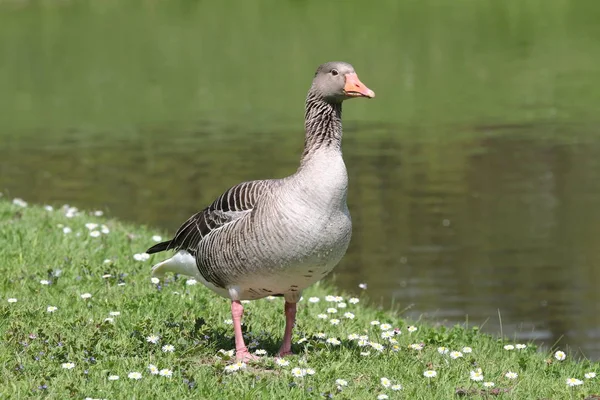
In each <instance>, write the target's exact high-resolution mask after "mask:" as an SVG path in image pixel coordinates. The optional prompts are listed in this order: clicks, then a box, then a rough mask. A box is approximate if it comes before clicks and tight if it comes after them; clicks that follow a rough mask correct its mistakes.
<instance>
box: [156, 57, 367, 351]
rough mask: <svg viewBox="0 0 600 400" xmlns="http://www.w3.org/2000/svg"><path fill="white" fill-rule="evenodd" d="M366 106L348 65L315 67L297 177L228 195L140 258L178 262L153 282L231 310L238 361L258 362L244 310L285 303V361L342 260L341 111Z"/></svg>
mask: <svg viewBox="0 0 600 400" xmlns="http://www.w3.org/2000/svg"><path fill="white" fill-rule="evenodd" d="M359 97H362V98H373V97H375V93H374V92H373V91H372V90H371V89H369V88H367V87H366V86H365V85H364V84H363V83H362V82H361V81H360V80H359V79H358V76H357V74H356V72H355V71H354V68H353V67H352V65H350V64H348V63H346V62H328V63H325V64H322V65H320V66H319V67H318V69H317V71H316V73H315V76H314V79H313V81H312V85H311V87H310V90H309V92H308V95H307V97H306V105H305V123H304V124H305V131H306V134H305V142H304V152H303V153H302V157H301V160H300V166H299V168H298V170H297V171H296V172H295V173H294V174H293V175H290V176H288V177H285V178H282V179H268V180H255V181H249V182H243V183H240V184H238V185H235V186H233V187H231V188H230V189H228V190H227V191H225V192H224V193H223V194H222V195H221V196H219V197H218V198H217V199H216V200H215V201H214V202H213V203H212V204H211V205H209V206H208V207H206V208H205V209H203V210H202V211H200V212H198V213H196V214H194V215H192V216H191V217H190V218H189V219H188V220H187V221H186V222H185V223H184V224H183V225H182V226H181V227H180V228H179V229H178V230H177V232H176V234H175V236H174V237H173V239H171V240H167V241H165V242H162V243H158V244H156V245H154V246H152V247H151V248H149V249H148V250H147V251H146V252H147V253H148V254H153V253H157V252H161V251H165V250H174V251H176V253H175V254H174V255H173V256H172V257H171V258H169V259H167V260H165V261H162V262H159V263H158V264H156V265H154V266H153V267H152V274H153V275H154V276H156V277H162V276H164V274H165V273H167V272H172V273H177V274H182V275H188V276H192V277H194V278H196V279H197V280H198V281H200V282H202V283H203V284H204V285H205V286H206V287H208V288H209V289H211V290H212V291H214V292H215V293H217V294H218V295H220V296H223V297H225V298H228V299H230V300H231V316H232V319H233V329H234V337H235V351H236V359H237V360H241V361H249V360H255V359H256V356H254V355H252V354H250V353H249V352H248V348H247V347H246V344H245V343H244V338H243V336H242V328H241V320H242V316H243V313H244V307H243V306H242V303H241V300H256V299H260V298H264V297H267V296H283V297H284V299H285V306H284V314H285V330H284V335H283V341H282V344H281V347H280V349H279V352H278V353H277V356H278V357H283V356H286V355H289V354H292V329H293V327H294V324H295V320H296V303H297V302H298V301H299V299H300V297H301V295H302V290H303V289H305V288H307V287H308V286H310V285H312V284H313V283H315V282H317V281H319V280H320V279H322V278H323V277H325V275H327V274H328V273H329V272H331V270H332V269H333V268H334V267H335V266H336V264H338V262H339V261H340V260H341V258H342V257H343V255H344V254H345V253H346V249H347V248H348V244H349V243H350V237H351V234H352V221H351V218H350V212H349V211H348V206H347V204H346V194H347V188H348V175H347V172H346V166H345V164H344V160H343V158H342V149H341V145H342V102H343V101H344V100H347V99H352V98H359Z"/></svg>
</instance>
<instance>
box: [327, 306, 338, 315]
mask: <svg viewBox="0 0 600 400" xmlns="http://www.w3.org/2000/svg"><path fill="white" fill-rule="evenodd" d="M337 311H338V310H337V308H333V307H331V308H328V309H327V313H329V314H335V313H336V312H337Z"/></svg>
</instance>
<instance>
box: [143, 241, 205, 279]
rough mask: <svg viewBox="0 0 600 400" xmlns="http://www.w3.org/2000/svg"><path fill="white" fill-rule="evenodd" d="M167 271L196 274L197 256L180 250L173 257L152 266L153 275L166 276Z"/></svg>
mask: <svg viewBox="0 0 600 400" xmlns="http://www.w3.org/2000/svg"><path fill="white" fill-rule="evenodd" d="M159 244H162V243H159ZM154 247H156V246H154ZM167 272H172V273H174V274H180V275H187V276H196V275H197V274H198V267H197V266H196V258H195V257H194V256H193V255H191V254H190V253H188V252H187V251H185V250H180V251H178V252H177V253H175V255H174V256H173V257H171V258H169V259H166V260H165V261H162V262H159V263H158V264H156V265H155V266H153V267H152V275H153V276H156V277H158V278H160V277H162V276H164V275H165V274H166V273H167Z"/></svg>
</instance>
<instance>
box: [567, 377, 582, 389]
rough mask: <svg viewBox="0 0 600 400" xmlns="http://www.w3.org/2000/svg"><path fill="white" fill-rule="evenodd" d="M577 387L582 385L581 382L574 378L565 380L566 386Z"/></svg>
mask: <svg viewBox="0 0 600 400" xmlns="http://www.w3.org/2000/svg"><path fill="white" fill-rule="evenodd" d="M579 385H583V381H582V380H579V379H576V378H569V379H567V386H571V387H573V386H579Z"/></svg>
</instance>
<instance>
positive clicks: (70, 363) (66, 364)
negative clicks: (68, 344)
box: [62, 362, 75, 369]
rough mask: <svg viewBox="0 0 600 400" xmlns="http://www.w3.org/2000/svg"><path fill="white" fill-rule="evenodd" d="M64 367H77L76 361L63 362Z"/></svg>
mask: <svg viewBox="0 0 600 400" xmlns="http://www.w3.org/2000/svg"><path fill="white" fill-rule="evenodd" d="M62 367H63V368H64V369H73V368H75V363H72V362H68V363H63V364H62Z"/></svg>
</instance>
